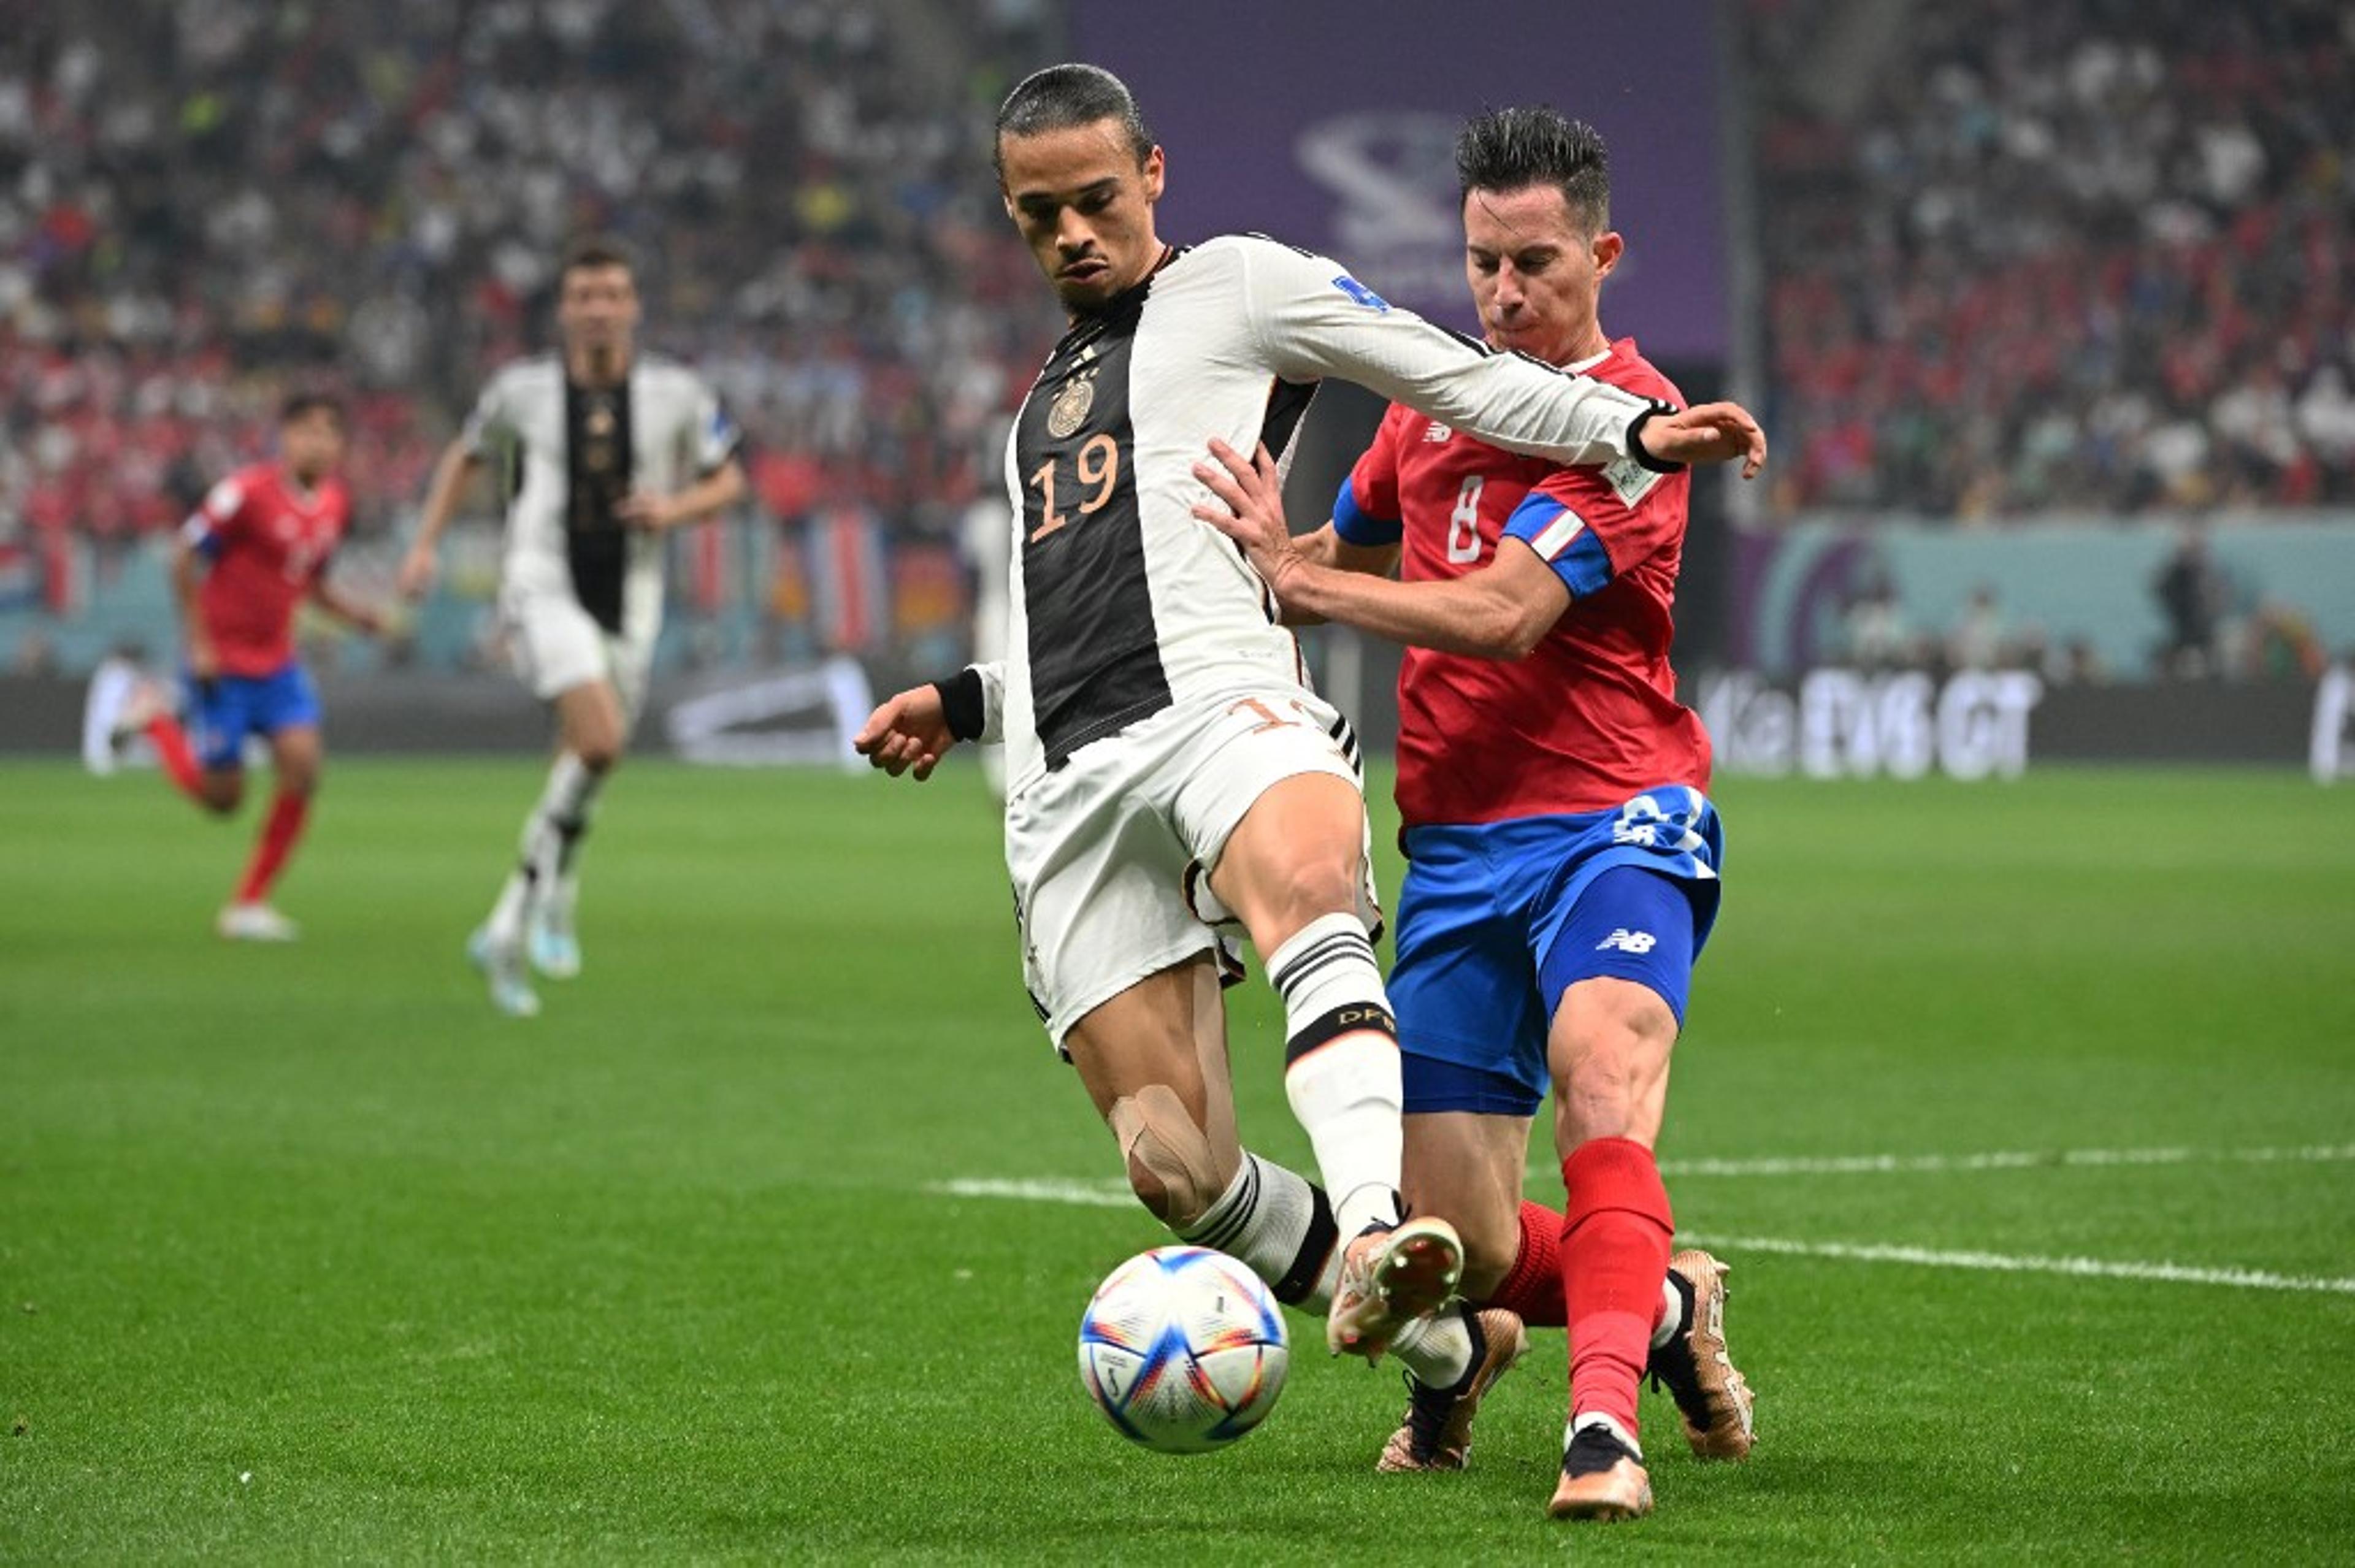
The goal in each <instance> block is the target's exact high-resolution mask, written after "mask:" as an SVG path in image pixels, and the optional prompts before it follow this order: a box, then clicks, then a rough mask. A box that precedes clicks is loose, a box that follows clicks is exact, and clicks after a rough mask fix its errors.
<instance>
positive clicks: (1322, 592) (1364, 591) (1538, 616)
mask: <svg viewBox="0 0 2355 1568" xmlns="http://www.w3.org/2000/svg"><path fill="white" fill-rule="evenodd" d="M1646 433H1647V434H1648V429H1647V432H1646ZM1210 455H1211V457H1212V458H1213V459H1214V460H1215V461H1214V462H1212V463H1202V464H1195V465H1194V476H1195V477H1196V478H1198V479H1199V480H1201V482H1202V483H1203V484H1204V485H1208V486H1209V489H1210V493H1211V494H1212V495H1213V496H1217V497H1218V498H1219V500H1220V502H1221V503H1223V505H1221V506H1198V507H1195V508H1194V515H1195V516H1196V517H1199V518H1201V519H1202V520H1203V521H1204V522H1206V523H1209V524H1210V525H1211V526H1212V527H1213V528H1218V529H1219V530H1220V531H1221V532H1222V533H1224V534H1226V535H1227V536H1228V537H1229V538H1230V539H1234V540H1235V541H1236V542H1237V543H1239V544H1241V546H1242V547H1243V551H1244V554H1245V555H1246V556H1247V557H1249V559H1250V560H1251V563H1252V569H1253V570H1254V571H1258V572H1259V574H1260V575H1261V576H1262V577H1263V578H1264V579H1266V581H1267V585H1268V587H1269V588H1271V589H1273V591H1274V592H1275V596H1276V600H1277V602H1278V603H1281V604H1282V605H1283V606H1284V609H1285V611H1286V612H1287V615H1289V614H1292V613H1298V614H1305V615H1312V616H1315V617H1316V618H1317V619H1320V620H1328V621H1340V622H1344V623H1346V624H1349V625H1352V626H1356V627H1358V628H1359V629H1360V630H1363V631H1368V632H1371V633H1373V634H1374V635H1376V636H1380V637H1388V638H1389V639H1391V641H1392V642H1398V643H1408V644H1412V645H1414V646H1416V647H1423V648H1437V649H1439V650H1440V651H1442V652H1444V653H1452V654H1470V655H1473V656H1476V657H1480V658H1507V659H1518V658H1521V657H1524V656H1527V655H1528V654H1529V650H1530V649H1532V648H1534V647H1536V646H1537V645H1538V644H1539V642H1540V640H1542V639H1543V638H1544V636H1545V635H1546V633H1547V632H1548V631H1549V630H1550V629H1551V628H1552V626H1553V624H1554V623H1555V622H1556V621H1559V620H1561V613H1562V612H1563V611H1564V610H1567V609H1568V608H1570V590H1569V589H1568V588H1567V587H1565V586H1564V585H1563V583H1562V581H1561V578H1560V577H1558V576H1556V575H1555V574H1554V571H1553V569H1552V568H1551V567H1550V566H1548V565H1547V564H1546V563H1545V562H1544V561H1543V560H1540V559H1539V558H1538V555H1537V552H1536V551H1534V550H1532V549H1529V547H1528V546H1527V545H1520V544H1519V541H1518V540H1515V541H1513V542H1514V543H1515V544H1516V545H1518V549H1500V550H1498V551H1497V559H1496V560H1495V561H1494V562H1493V563H1491V564H1490V565H1487V566H1485V567H1482V568H1481V569H1480V570H1479V571H1474V572H1468V573H1466V574H1465V575H1464V576H1462V577H1458V578H1452V579H1449V580H1447V581H1435V582H1412V583H1408V582H1398V581H1392V580H1391V579H1390V578H1389V577H1388V576H1378V575H1375V574H1372V573H1370V572H1366V571H1349V570H1346V569H1344V568H1342V567H1339V566H1337V565H1327V564H1324V563H1322V562H1320V561H1318V560H1313V559H1311V557H1310V556H1309V554H1308V552H1306V551H1305V550H1304V549H1300V548H1299V544H1298V542H1297V541H1295V540H1294V539H1293V538H1292V537H1291V534H1290V531H1289V529H1288V528H1287V527H1286V525H1285V523H1284V486H1283V480H1282V478H1281V476H1280V475H1278V474H1277V472H1276V466H1275V459H1274V458H1273V456H1271V455H1270V454H1269V453H1268V450H1267V448H1266V447H1264V446H1263V447H1261V448H1260V449H1259V451H1258V453H1256V454H1255V456H1254V457H1253V458H1252V459H1249V460H1247V459H1245V458H1244V456H1243V455H1242V453H1239V452H1237V451H1236V450H1235V449H1234V448H1232V447H1231V446H1229V445H1228V444H1227V443H1224V442H1222V441H1213V442H1211V443H1210ZM1321 531H1322V532H1327V533H1330V532H1331V531H1332V530H1331V528H1329V527H1328V528H1326V529H1324V530H1321ZM1315 537H1316V536H1314V535H1312V536H1310V538H1312V539H1313V538H1315ZM1337 542H1338V541H1337ZM1344 548H1347V547H1346V546H1345V547H1344ZM1364 553H1367V554H1380V553H1392V554H1394V553H1395V552H1394V551H1391V550H1389V549H1387V548H1386V547H1385V548H1384V549H1377V550H1369V551H1366V552H1364Z"/></svg>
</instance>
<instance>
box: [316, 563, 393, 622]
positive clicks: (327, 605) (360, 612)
mask: <svg viewBox="0 0 2355 1568" xmlns="http://www.w3.org/2000/svg"><path fill="white" fill-rule="evenodd" d="M311 603H314V604H316V605H317V606H318V607H319V608H320V609H322V610H324V611H325V612H326V613H328V614H330V615H333V616H334V617H335V618H336V620H338V621H341V622H342V623H343V624H345V625H346V626H349V627H350V628H351V629H352V630H354V631H355V632H358V633H361V634H363V635H367V636H371V637H380V636H382V635H384V634H385V630H386V627H387V626H388V625H389V621H388V620H387V618H386V616H385V613H384V612H383V611H381V610H378V608H377V607H376V606H375V605H373V604H368V603H364V602H362V601H360V600H357V599H355V598H353V597H352V596H351V595H350V594H348V593H346V592H344V591H343V590H342V589H340V588H337V587H336V585H335V584H334V583H333V582H331V581H328V580H327V577H326V574H325V573H324V572H322V573H321V574H320V575H319V576H317V577H315V578H313V579H312V580H311Z"/></svg>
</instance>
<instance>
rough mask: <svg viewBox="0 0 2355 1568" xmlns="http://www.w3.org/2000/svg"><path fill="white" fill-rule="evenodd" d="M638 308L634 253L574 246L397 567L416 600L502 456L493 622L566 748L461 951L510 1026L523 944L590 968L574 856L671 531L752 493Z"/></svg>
mask: <svg viewBox="0 0 2355 1568" xmlns="http://www.w3.org/2000/svg"><path fill="white" fill-rule="evenodd" d="M638 314H639V313H638V294H637V287H636V283H635V281H634V277H633V270H632V265H631V261H630V256H629V253H628V252H627V251H624V250H623V249H622V248H621V247H620V246H618V245H617V244H614V243H613V242H612V241H609V240H582V241H580V242H577V243H575V244H574V245H573V246H572V247H571V248H570V250H568V251H566V252H565V255H564V260H563V262H562V264H561V265H560V267H559V271H558V275H557V311H556V321H557V331H558V334H559V337H560V339H561V343H562V351H561V353H560V354H558V355H552V356H544V357H538V358H534V359H527V360H523V361H520V362H518V363H517V364H513V365H509V366H507V367H506V368H504V369H502V370H500V371H499V372H498V374H496V376H494V377H492V378H491V380H490V384H489V385H488V386H486V387H485V388H484V389H483V394H482V398H481V400H479V401H478V402H477V403H476V404H475V406H474V413H473V415H472V416H471V417H470V418H469V419H468V420H467V421H466V427H465V429H464V431H463V432H461V433H460V434H459V436H458V438H457V440H455V441H453V442H452V443H451V444H450V447H449V450H447V451H446V452H444V453H442V461H441V463H440V464H438V465H437V466H436V467H435V469H434V471H433V482H432V486H431V487H430V488H429V489H428V491H427V492H426V496H425V505H424V509H423V515H422V517H421V519H420V521H419V525H418V530H417V540H416V543H415V544H414V545H413V546H412V547H411V548H410V552H409V557H408V559H407V560H405V561H403V562H402V563H401V569H400V586H401V591H402V592H405V593H407V594H409V595H410V596H411V597H412V598H413V597H417V596H420V595H421V594H423V593H424V592H425V591H426V589H427V588H428V587H430V586H431V585H432V581H433V574H434V548H435V546H436V544H437V543H438V542H439V541H440V539H441V537H442V529H443V528H445V527H447V526H448V524H449V521H450V517H451V514H452V512H453V509H454V508H455V507H456V505H457V501H458V496H459V494H460V492H461V491H462V490H463V489H464V485H465V484H466V481H467V480H468V479H469V478H471V477H472V476H473V475H474V473H475V472H476V471H477V470H479V469H480V468H481V467H483V465H484V464H485V463H487V462H489V461H491V459H492V458H493V457H494V456H499V457H503V458H504V459H505V462H506V465H507V474H508V479H507V488H506V503H507V510H506V547H505V551H504V555H503V557H502V561H501V571H500V583H499V615H500V619H501V621H502V622H503V623H504V624H505V626H506V634H507V638H508V646H509V648H510V650H511V651H512V653H513V656H514V659H515V664H516V671H517V675H518V676H520V677H522V679H523V680H524V681H525V682H526V684H527V685H529V686H530V688H531V689H532V694H533V695H534V696H536V697H538V698H540V699H543V700H545V701H548V702H549V703H551V704H553V705H554V707H555V709H556V720H557V728H558V733H559V748H560V749H559V752H558V755H557V758H556V763H555V765H554V767H552V768H551V769H550V770H549V776H548V785H547V788H546V789H545V790H543V791H542V792H541V795H540V798H539V803H538V805H535V806H534V807H533V808H532V812H531V815H530V816H527V818H525V820H524V830H523V852H522V858H521V860H520V861H519V863H518V864H517V867H516V869H515V870H514V871H513V872H512V873H510V874H509V876H508V877H507V880H506V883H505V885H504V886H503V887H502V888H501V889H500V891H499V897H498V901H497V902H496V904H495V905H494V906H493V908H492V911H491V915H490V918H489V920H488V921H486V922H485V923H484V924H483V926H482V927H481V928H480V929H479V930H477V931H476V932H475V933H474V938H473V940H472V942H471V943H470V944H469V951H470V953H471V954H472V955H473V956H474V961H475V963H476V964H478V965H480V966H481V967H482V969H483V971H484V973H485V976H487V977H488V979H489V982H490V987H491V1000H492V1002H493V1003H494V1004H495V1005H496V1007H497V1008H499V1009H500V1010H501V1011H502V1012H506V1013H510V1014H514V1015H516V1016H518V1017H528V1016H529V1015H531V1014H533V1013H536V1012H538V1010H539V998H538V996H537V995H536V994H535V993H534V992H533V990H532V988H531V983H530V979H529V976H528V974H527V968H526V955H527V949H528V955H529V959H530V961H531V963H532V964H533V965H537V966H538V969H539V970H540V972H541V973H543V974H546V975H549V976H558V977H565V976H572V975H575V974H578V973H579V972H580V968H581V948H580V942H579V939H578V937H577V936H576V935H575V933H574V930H573V906H574V901H575V899H576V897H577V892H578V882H577V880H576V879H577V876H578V869H577V863H576V857H577V856H578V853H579V850H580V847H581V835H582V834H583V833H584V832H585V831H586V829H587V827H588V820H589V810H590V806H591V803H592V802H593V801H594V800H595V798H596V795H597V790H598V787H599V785H600V784H602V782H603V781H604V778H605V775H606V774H607V773H610V772H612V771H613V765H614V763H617V762H619V761H620V760H621V756H622V752H623V747H624V746H625V745H626V743H627V741H628V739H629V732H630V727H631V725H632V723H633V722H634V720H636V718H637V714H638V709H639V706H640V704H641V703H642V702H643V701H644V700H645V689H646V677H647V673H648V670H649V668H650V667H651V665H652V663H653V660H654V650H655V637H656V636H657V635H659V634H660V633H661V630H662V613H663V537H662V536H663V535H664V533H665V532H666V531H667V530H668V529H671V528H679V527H683V526H685V525H687V524H690V523H696V522H700V521H701V520H703V519H704V518H706V517H709V516H711V515H712V514H713V513H715V512H717V511H719V510H720V509H721V508H722V507H727V506H729V505H730V504H732V503H733V502H734V501H735V500H736V499H737V498H738V497H739V496H741V495H742V494H743V493H744V471H743V467H742V465H741V464H740V463H739V462H738V461H737V458H736V446H737V434H736V430H735V427H734V425H732V424H731V423H730V421H729V419H728V417H727V415H726V414H725V413H723V412H722V411H720V408H719V400H718V399H716V398H715V397H714V396H713V395H712V393H711V390H710V389H709V388H708V387H706V386H705V385H704V384H703V382H702V381H701V380H700V379H698V378H697V377H696V375H695V374H694V373H693V372H692V371H690V370H687V368H684V367H682V366H678V365H674V364H670V363H668V362H666V361H663V360H659V359H655V358H651V357H641V356H640V355H639V354H638V353H637V352H636V335H637V325H638Z"/></svg>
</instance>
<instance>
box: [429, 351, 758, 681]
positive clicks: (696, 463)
mask: <svg viewBox="0 0 2355 1568" xmlns="http://www.w3.org/2000/svg"><path fill="white" fill-rule="evenodd" d="M737 440H738V438H737V433H736V428H735V426H734V424H733V423H731V422H730V420H729V418H728V416H727V414H726V413H724V412H723V411H721V409H720V407H719V399H718V398H716V397H714V396H713V395H712V392H711V389H709V387H707V386H705V385H704V383H703V381H702V379H701V378H699V377H698V376H697V375H696V374H695V372H693V371H692V370H689V369H687V368H686V367H685V366H683V365H678V364H675V363H673V362H671V361H668V360H665V359H661V358H656V357H646V356H641V357H639V358H638V360H637V361H636V363H635V364H634V365H633V366H632V367H631V368H630V374H629V378H628V379H627V380H626V381H625V382H624V383H623V384H622V385H620V386H615V387H584V386H581V385H579V384H578V383H576V382H573V381H572V380H570V379H569V378H567V377H566V375H565V373H564V363H563V361H562V360H561V359H560V358H559V357H556V356H554V355H547V356H542V357H538V358H533V359H525V360H519V361H517V363H515V364H513V365H509V366H506V368H503V369H501V370H500V371H499V372H498V373H497V374H496V375H495V376H493V377H492V378H491V379H490V382H489V383H488V384H487V385H486V386H485V387H484V389H483V393H482V396H481V398H480V399H479V400H477V401H476V402H475V404H474V412H473V414H471V415H470V416H469V417H468V418H467V421H466V428H465V432H464V441H465V443H466V446H467V450H468V451H470V452H472V453H474V454H475V455H477V456H480V457H485V458H489V459H491V460H493V461H499V460H502V459H503V460H504V461H505V463H506V487H507V511H506V549H505V553H504V559H503V566H502V570H503V573H504V576H505V581H506V586H507V588H508V589H509V590H510V591H522V592H551V593H563V594H570V595H571V596H572V597H574V598H575V599H577V600H578V601H579V602H580V603H581V608H582V609H584V610H586V611H588V612H589V613H590V614H591V616H592V617H593V618H594V619H595V620H596V622H597V624H599V625H601V626H602V627H603V628H604V629H605V630H606V631H607V632H608V633H610V634H612V635H615V636H623V637H628V638H631V639H633V640H645V641H648V642H650V641H651V640H652V639H653V637H654V635H655V633H656V631H658V630H659V629H660V627H661V624H662V605H663V539H662V538H661V536H660V535H658V534H654V533H649V532H646V531H645V530H643V529H635V528H628V527H625V526H624V525H623V522H622V520H621V519H620V518H619V517H616V516H615V515H614V507H616V506H617V505H618V504H619V503H620V502H621V500H622V498H623V496H627V495H629V494H630V493H631V492H632V491H633V490H643V491H645V492H646V493H648V494H649V495H655V496H667V495H672V494H675V493H676V492H677V491H679V490H683V489H685V488H686V487H687V485H691V484H693V483H695V481H696V480H698V479H699V478H702V477H703V476H704V475H709V474H710V473H712V472H714V471H715V470H717V469H718V468H719V466H720V465H721V464H724V463H726V462H727V461H728V460H729V458H730V457H731V456H733V455H734V454H735V452H736V447H737Z"/></svg>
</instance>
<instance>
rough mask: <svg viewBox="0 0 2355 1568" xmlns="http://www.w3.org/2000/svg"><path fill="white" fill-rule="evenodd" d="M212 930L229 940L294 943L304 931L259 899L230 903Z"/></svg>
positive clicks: (214, 923)
mask: <svg viewBox="0 0 2355 1568" xmlns="http://www.w3.org/2000/svg"><path fill="white" fill-rule="evenodd" d="M213 929H214V930H215V931H217V932H218V933H220V935H221V937H222V939H223V940H224V941H228V942H292V941H293V940H294V939H295V938H296V937H297V936H299V935H301V934H302V928H301V927H300V926H297V925H296V924H295V923H293V921H291V920H289V919H287V918H286V917H285V916H284V915H282V914H280V913H279V912H277V911H276V910H274V909H272V908H271V907H270V906H269V905H268V904H266V903H262V902H260V901H255V902H252V903H233V904H230V905H229V906H228V907H226V908H225V909H223V910H222V911H221V912H220V918H219V919H218V920H216V921H214V922H213Z"/></svg>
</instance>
